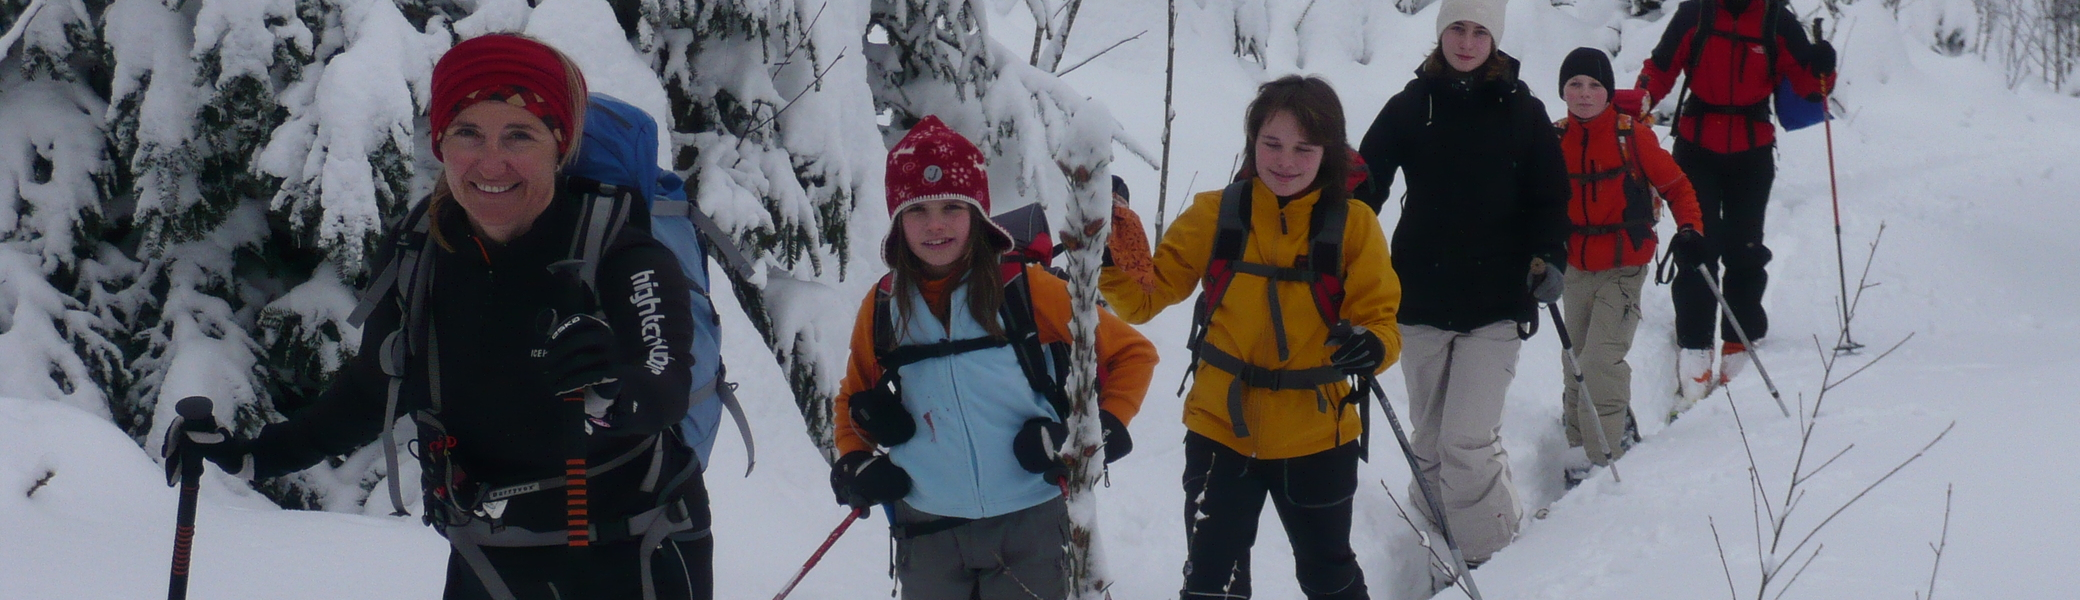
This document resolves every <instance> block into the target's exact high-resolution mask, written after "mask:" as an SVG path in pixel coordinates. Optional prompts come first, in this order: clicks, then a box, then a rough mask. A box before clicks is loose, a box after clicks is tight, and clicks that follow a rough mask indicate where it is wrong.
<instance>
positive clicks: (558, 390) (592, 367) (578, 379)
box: [528, 313, 618, 398]
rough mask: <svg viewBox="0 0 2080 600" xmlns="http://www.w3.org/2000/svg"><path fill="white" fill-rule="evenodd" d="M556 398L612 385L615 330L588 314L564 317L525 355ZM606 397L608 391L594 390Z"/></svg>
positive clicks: (608, 394)
mask: <svg viewBox="0 0 2080 600" xmlns="http://www.w3.org/2000/svg"><path fill="white" fill-rule="evenodd" d="M528 357H529V358H531V359H533V361H534V366H535V369H536V370H537V371H539V372H540V373H541V375H542V381H543V382H545V383H547V384H548V385H549V391H550V392H551V393H554V394H555V395H556V396H558V397H563V396H568V395H570V394H571V393H572V392H576V391H578V390H582V389H585V388H586V387H588V386H599V385H601V384H607V383H614V382H616V381H618V380H616V379H615V378H614V374H613V373H614V371H613V368H614V328H613V327H610V326H608V325H607V322H606V321H601V320H599V317H595V316H592V315H589V314H582V313H581V314H575V315H571V316H568V317H564V318H563V320H561V321H557V322H556V324H555V325H552V326H550V327H549V330H548V332H547V333H544V334H542V343H541V345H540V346H539V347H536V348H535V349H534V351H533V352H531V353H529V354H528ZM594 391H595V392H598V393H599V395H601V396H605V397H609V398H611V397H613V394H611V393H609V392H608V391H607V390H603V389H599V388H595V389H594Z"/></svg>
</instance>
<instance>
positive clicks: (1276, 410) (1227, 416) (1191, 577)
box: [1101, 76, 1401, 599]
mask: <svg viewBox="0 0 2080 600" xmlns="http://www.w3.org/2000/svg"><path fill="white" fill-rule="evenodd" d="M1243 130H1244V133H1245V136H1246V140H1247V144H1248V145H1247V146H1246V149H1245V153H1244V155H1243V156H1244V159H1243V163H1242V169H1241V172H1240V173H1238V174H1237V175H1236V178H1235V183H1234V184H1232V185H1230V186H1229V188H1228V189H1227V190H1224V191H1213V192H1204V193H1201V194H1199V195H1198V196H1197V197H1196V198H1194V199H1193V200H1192V204H1191V206H1190V207H1188V208H1186V209H1185V211H1184V213H1183V214H1180V215H1178V217H1177V221H1176V222H1175V223H1172V224H1171V225H1170V228H1169V230H1168V232H1167V234H1166V235H1164V236H1163V239H1162V241H1161V243H1160V244H1159V245H1158V246H1157V248H1156V250H1155V253H1154V255H1153V259H1152V260H1150V259H1149V258H1148V257H1149V255H1148V254H1147V250H1146V249H1145V248H1146V243H1145V242H1140V243H1136V242H1135V241H1133V238H1135V237H1136V234H1137V233H1138V232H1139V231H1140V222H1139V219H1138V218H1137V217H1134V216H1133V214H1132V213H1131V211H1124V210H1115V211H1114V212H1115V215H1116V216H1117V218H1118V220H1119V222H1117V223H1115V225H1114V227H1113V231H1114V232H1115V236H1114V239H1113V240H1112V241H1111V243H1110V244H1109V246H1110V247H1109V250H1110V251H1111V253H1112V254H1113V255H1114V264H1117V265H1122V266H1125V267H1126V268H1122V267H1121V266H1114V267H1107V268H1106V269H1105V270H1104V273H1103V278H1102V281H1101V283H1102V286H1103V289H1104V292H1105V298H1106V300H1107V301H1108V302H1110V303H1111V305H1112V309H1113V310H1115V311H1118V312H1119V315H1120V317H1121V318H1124V319H1126V320H1127V321H1129V322H1133V323H1144V322H1147V321H1148V320H1149V319H1151V318H1153V317H1155V316H1156V314H1157V313H1159V312H1162V310H1163V309H1164V308H1167V307H1169V306H1170V305H1173V304H1177V303H1178V302H1182V301H1184V300H1185V299H1187V298H1190V297H1191V296H1192V293H1193V292H1194V291H1196V290H1198V289H1199V288H1201V287H1202V284H1203V287H1204V288H1205V293H1203V294H1202V295H1201V298H1202V300H1201V302H1200V306H1199V307H1198V310H1199V311H1201V312H1200V313H1199V318H1197V319H1196V321H1197V324H1196V325H1195V327H1194V332H1193V335H1192V338H1191V341H1190V344H1191V350H1192V353H1193V355H1194V358H1195V359H1196V360H1195V362H1194V365H1193V368H1192V373H1191V376H1193V377H1194V383H1193V386H1192V390H1191V394H1190V395H1189V396H1187V397H1186V399H1185V405H1184V422H1185V428H1186V429H1187V430H1188V432H1187V433H1186V434H1185V474H1184V488H1185V489H1184V492H1185V494H1184V495H1185V531H1186V537H1187V540H1188V542H1187V543H1188V545H1189V550H1188V555H1187V557H1186V565H1185V581H1184V590H1183V592H1182V596H1183V597H1184V598H1188V599H1189V598H1247V597H1249V596H1250V574H1249V552H1250V546H1251V545H1252V544H1253V543H1255V541H1256V534H1257V520H1258V515H1259V514H1260V513H1261V512H1262V511H1263V508H1264V499H1265V498H1266V496H1267V495H1268V496H1269V497H1270V499H1271V503H1272V505H1273V506H1274V507H1275V508H1276V509H1277V510H1278V514H1279V519H1280V521H1282V522H1283V523H1284V524H1285V528H1286V534H1287V536H1288V537H1289V538H1290V539H1291V540H1292V542H1293V555H1294V561H1295V563H1296V577H1297V578H1298V579H1299V583H1300V589H1301V590H1302V591H1303V592H1305V593H1306V594H1307V597H1308V598H1311V599H1324V598H1337V599H1346V598H1365V597H1366V591H1365V577H1364V574H1363V573H1361V572H1360V570H1359V568H1358V563H1357V560H1356V557H1355V555H1354V554H1353V553H1352V552H1351V547H1350V526H1351V498H1352V497H1353V496H1354V495H1355V493H1356V491H1357V465H1358V460H1359V458H1360V456H1361V452H1362V448H1361V446H1360V444H1359V443H1358V442H1359V440H1360V437H1361V435H1362V431H1361V427H1362V425H1361V423H1362V421H1361V417H1360V414H1361V411H1362V407H1361V406H1359V405H1356V404H1349V403H1346V399H1347V396H1349V391H1350V390H1351V385H1350V383H1349V379H1350V378H1370V377H1372V376H1374V375H1376V374H1378V373H1379V372H1381V371H1384V370H1386V368H1387V367H1388V366H1389V365H1392V364H1393V363H1394V361H1395V360H1396V359H1397V358H1398V357H1399V356H1400V352H1401V336H1400V333H1399V329H1398V328H1396V327H1395V322H1394V314H1395V311H1396V310H1397V308H1398V307H1399V306H1400V303H1401V286H1400V282H1399V280H1398V279H1397V278H1396V277H1395V275H1394V268H1393V266H1392V263H1391V261H1389V260H1388V256H1387V244H1386V236H1385V235H1384V234H1383V233H1381V231H1380V228H1379V220H1378V217H1377V216H1376V215H1375V214H1374V213H1373V211H1372V209H1371V208H1369V207H1367V206H1366V205H1365V204H1364V203H1362V202H1358V201H1355V200H1352V199H1351V197H1350V190H1349V189H1347V184H1346V181H1345V176H1346V174H1347V173H1348V171H1349V169H1350V163H1349V160H1348V158H1347V157H1348V156H1349V155H1350V154H1351V152H1350V145H1349V142H1348V140H1346V139H1345V134H1344V131H1345V127H1344V118H1343V106H1342V103H1341V101H1339V100H1338V99H1337V96H1336V92H1335V90H1333V89H1331V88H1330V87H1329V84H1328V83H1327V82H1324V81H1322V80H1321V79H1318V78H1313V77H1299V76H1287V77H1284V78H1281V79H1279V80H1277V81H1273V82H1270V83H1267V84H1264V85H1263V86H1262V87H1260V88H1258V91H1257V98H1256V100H1254V101H1252V102H1251V103H1250V107H1249V112H1248V114H1247V117H1246V119H1245V122H1244V124H1243ZM1137 246H1138V248H1137ZM1349 397H1350V398H1353V399H1361V398H1360V397H1358V396H1349Z"/></svg>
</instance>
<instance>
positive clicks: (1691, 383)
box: [1668, 348, 1719, 423]
mask: <svg viewBox="0 0 2080 600" xmlns="http://www.w3.org/2000/svg"><path fill="white" fill-rule="evenodd" d="M1676 383H1677V388H1676V403H1675V406H1672V407H1670V408H1669V410H1668V421H1669V422H1671V423H1673V422H1675V420H1676V417H1680V416H1682V415H1683V412H1684V411H1688V410H1690V407H1691V406H1695V405H1696V404H1697V401H1698V400H1703V399H1705V397H1706V396H1710V395H1712V392H1713V391H1714V390H1717V389H1718V388H1719V378H1717V377H1714V376H1713V375H1712V351H1711V349H1710V348H1700V349H1694V350H1693V349H1689V348H1685V349H1683V350H1682V351H1681V353H1680V354H1677V355H1676Z"/></svg>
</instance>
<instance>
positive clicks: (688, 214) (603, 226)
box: [563, 93, 757, 475]
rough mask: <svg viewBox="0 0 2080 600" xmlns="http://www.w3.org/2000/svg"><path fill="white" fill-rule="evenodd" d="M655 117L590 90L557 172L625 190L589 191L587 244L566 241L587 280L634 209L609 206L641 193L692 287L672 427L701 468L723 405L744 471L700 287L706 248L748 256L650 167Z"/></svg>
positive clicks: (731, 402)
mask: <svg viewBox="0 0 2080 600" xmlns="http://www.w3.org/2000/svg"><path fill="white" fill-rule="evenodd" d="M657 158H658V157H657V121H656V120H653V119H651V118H650V115H649V114H648V113H645V112H643V111H642V109H638V108H636V107H635V106H632V105H630V104H628V103H627V102H623V101H621V100H619V99H617V98H614V97H612V96H608V95H606V94H600V93H594V94H592V101H591V102H590V103H589V105H588V106H587V108H586V110H585V138H584V141H583V142H582V144H581V145H580V146H579V147H578V157H577V159H576V160H574V161H572V162H571V164H570V166H568V167H565V168H564V169H563V173H564V174H565V175H568V176H572V177H582V178H585V179H590V180H593V181H597V182H599V183H602V184H605V185H607V186H613V187H614V188H619V189H621V190H625V193H624V194H614V193H607V194H597V195H588V196H587V197H586V200H585V203H586V206H585V210H584V211H583V213H582V214H584V215H585V219H584V220H583V221H582V223H581V226H582V228H581V229H580V230H579V232H578V235H580V236H585V237H584V239H587V240H592V243H580V244H574V246H573V247H574V248H583V249H584V250H583V251H581V253H582V254H585V256H576V257H573V258H579V259H582V260H584V261H585V263H586V264H585V271H584V272H583V273H582V275H583V277H584V281H587V282H590V281H593V280H594V273H593V271H592V269H593V267H594V266H595V265H596V264H597V263H598V256H597V254H598V252H600V251H601V250H602V249H605V248H610V247H612V245H613V244H612V242H613V240H612V237H613V235H614V234H615V233H616V232H618V231H619V229H620V226H621V224H623V223H624V222H625V221H626V219H627V218H628V217H629V216H630V215H632V214H635V213H637V212H638V211H634V210H632V209H633V207H628V206H615V205H616V204H619V202H617V200H619V199H623V198H630V197H633V198H645V199H648V202H647V203H645V208H647V210H646V211H642V212H647V213H649V216H650V227H649V229H650V236H651V237H653V238H656V239H657V241H658V242H659V243H662V244H664V246H665V247H667V248H670V249H671V250H672V254H675V255H677V256H678V257H679V265H680V268H681V269H682V270H684V271H685V273H686V279H687V281H689V282H691V283H692V286H693V298H692V307H693V348H692V351H693V352H692V354H693V364H691V365H689V368H691V369H692V373H693V378H692V382H693V386H692V398H690V399H689V401H688V403H687V409H686V418H685V419H683V420H681V421H680V422H679V433H680V435H681V436H682V437H683V438H684V439H685V441H686V445H687V446H689V447H692V448H693V449H694V452H695V453H697V454H699V456H700V460H701V464H702V465H703V467H706V466H709V463H708V455H709V451H710V450H712V449H713V448H714V447H715V438H716V436H717V434H719V433H721V427H720V425H721V421H722V411H723V410H724V409H728V410H729V413H730V416H731V417H732V418H733V419H734V420H735V421H736V425H737V432H738V433H739V434H740V435H741V436H742V437H743V438H744V454H745V462H746V464H745V466H744V473H745V474H746V475H749V474H750V473H751V467H752V465H753V464H755V463H756V458H757V452H756V447H755V446H754V444H753V443H752V441H751V429H750V427H749V426H748V425H747V424H746V422H745V419H744V409H743V408H742V407H741V406H739V405H738V403H737V398H736V395H735V394H734V393H733V392H734V390H735V388H736V386H735V384H731V383H729V382H728V381H726V377H725V375H726V373H727V370H726V369H724V368H723V365H722V347H721V337H720V334H721V328H722V323H721V318H720V317H719V316H718V315H717V314H716V313H715V304H714V302H713V301H711V300H710V298H709V296H708V294H709V292H710V290H712V289H713V288H712V287H711V285H710V283H711V280H710V279H709V277H708V258H709V257H710V252H711V251H713V253H714V254H715V255H719V258H720V259H721V260H722V263H723V265H724V267H725V268H728V269H730V270H731V271H733V272H735V273H737V274H738V275H740V276H745V277H748V276H749V275H750V272H749V270H750V266H751V265H750V261H749V260H747V259H746V258H745V257H744V255H743V253H742V252H741V251H739V250H738V249H737V247H736V244H735V243H734V242H733V241H732V240H731V238H730V237H729V235H728V233H727V232H724V231H722V229H721V228H720V227H718V226H716V224H715V222H714V220H712V219H710V218H709V217H708V215H707V214H706V213H703V212H701V211H700V210H699V208H698V207H697V206H695V205H694V204H693V203H691V202H688V201H687V199H686V187H685V182H684V181H682V180H681V179H680V178H679V176H678V175H677V174H674V173H672V172H671V171H667V170H665V169H663V168H660V167H658V166H657Z"/></svg>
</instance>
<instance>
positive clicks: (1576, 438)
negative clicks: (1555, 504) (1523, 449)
mask: <svg viewBox="0 0 2080 600" xmlns="http://www.w3.org/2000/svg"><path fill="white" fill-rule="evenodd" d="M1613 78H1614V77H1613V75H1612V72H1611V60H1610V57H1609V56H1607V55H1605V54H1604V53H1603V51H1602V50H1598V49H1595V48H1576V49H1575V50H1574V52H1572V53H1569V54H1568V55H1567V59H1566V60H1565V61H1562V62H1561V63H1560V97H1561V99H1563V100H1565V101H1566V102H1567V113H1568V116H1567V117H1566V118H1564V119H1561V120H1560V121H1559V122H1557V123H1554V124H1553V125H1554V127H1555V128H1557V129H1559V133H1560V151H1561V153H1562V154H1563V155H1564V156H1565V157H1566V159H1567V160H1566V162H1567V180H1568V181H1567V183H1568V188H1570V189H1569V191H1570V192H1571V193H1572V197H1571V198H1570V199H1569V200H1568V203H1567V217H1568V220H1569V222H1571V223H1573V225H1574V231H1573V233H1571V234H1570V235H1569V236H1568V240H1567V267H1568V268H1567V273H1566V281H1565V283H1566V285H1564V286H1562V289H1563V290H1565V291H1564V292H1563V293H1562V294H1561V302H1562V306H1564V307H1565V311H1566V320H1567V335H1568V337H1569V338H1571V339H1573V340H1575V344H1576V346H1575V348H1576V351H1577V352H1579V353H1580V354H1579V355H1578V356H1577V360H1576V361H1575V363H1576V364H1577V365H1579V367H1580V368H1581V370H1582V383H1583V386H1585V387H1587V388H1588V392H1589V395H1590V399H1591V400H1593V401H1594V403H1595V410H1596V415H1597V418H1599V419H1601V420H1602V421H1603V429H1602V431H1603V434H1604V439H1603V440H1600V441H1598V442H1597V443H1594V444H1585V443H1584V439H1585V438H1587V437H1589V436H1586V435H1584V434H1583V433H1582V427H1584V426H1585V424H1583V423H1582V422H1581V419H1582V418H1583V417H1584V415H1583V411H1584V408H1583V407H1582V405H1581V390H1578V389H1576V388H1575V386H1574V384H1573V382H1574V379H1573V377H1571V376H1566V375H1567V374H1565V373H1563V374H1562V375H1563V376H1564V377H1565V381H1566V384H1565V387H1566V389H1567V393H1566V396H1565V399H1564V401H1563V404H1564V406H1565V408H1564V410H1563V411H1562V413H1561V416H1562V420H1563V421H1564V423H1565V426H1566V429H1567V444H1568V446H1570V447H1578V446H1584V450H1586V454H1587V457H1588V459H1589V461H1590V462H1591V463H1595V464H1603V463H1604V456H1605V452H1606V451H1608V452H1609V455H1610V457H1611V458H1617V457H1619V456H1624V455H1625V450H1626V449H1628V448H1630V447H1631V446H1632V442H1633V436H1634V435H1636V432H1637V428H1636V425H1635V424H1634V422H1633V419H1632V366H1631V365H1629V364H1626V362H1625V355H1626V353H1627V352H1629V351H1631V349H1632V337H1633V333H1634V332H1635V331H1637V330H1638V328H1639V316H1640V309H1639V298H1640V288H1641V287H1643V286H1644V285H1645V283H1646V280H1647V274H1648V273H1647V272H1648V270H1649V269H1648V266H1647V263H1650V262H1653V259H1654V249H1655V246H1656V245H1657V244H1658V241H1659V240H1657V239H1656V238H1655V236H1654V224H1655V222H1656V221H1659V220H1660V216H1661V215H1660V204H1659V199H1666V200H1667V201H1668V207H1669V209H1670V210H1671V212H1673V213H1675V219H1676V224H1677V227H1678V229H1677V231H1676V236H1675V238H1674V240H1672V241H1671V242H1670V245H1671V246H1673V250H1674V251H1675V253H1676V255H1677V256H1678V257H1679V259H1678V262H1681V263H1683V264H1685V265H1695V264H1697V263H1698V262H1699V261H1700V260H1701V259H1700V258H1699V257H1700V256H1702V255H1703V254H1704V252H1705V250H1704V249H1703V248H1704V246H1705V240H1704V236H1703V235H1702V233H1703V231H1704V223H1703V215H1702V214H1701V213H1700V212H1699V211H1698V209H1697V194H1696V192H1695V191H1693V190H1692V189H1691V187H1690V179H1689V178H1688V177H1686V176H1684V175H1683V170H1682V169H1679V168H1677V167H1676V162H1675V159H1674V158H1672V157H1670V156H1669V154H1668V151H1667V150H1663V149H1662V148H1661V142H1660V141H1659V140H1657V139H1655V137H1654V131H1653V129H1652V128H1649V127H1647V125H1646V124H1645V123H1640V122H1637V121H1635V120H1634V119H1633V116H1632V115H1629V114H1625V111H1623V110H1613V109H1612V107H1611V100H1612V96H1613V95H1614V92H1615V88H1614V87H1612V85H1611V83H1612V80H1613ZM1590 431H1595V429H1594V428H1591V429H1590ZM1571 462H1572V461H1571ZM1587 465H1588V463H1581V462H1574V464H1571V465H1569V467H1568V472H1567V474H1566V475H1567V480H1568V482H1569V483H1573V482H1576V481H1580V480H1581V479H1582V478H1583V477H1584V476H1586V472H1587V470H1588V466H1587Z"/></svg>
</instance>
